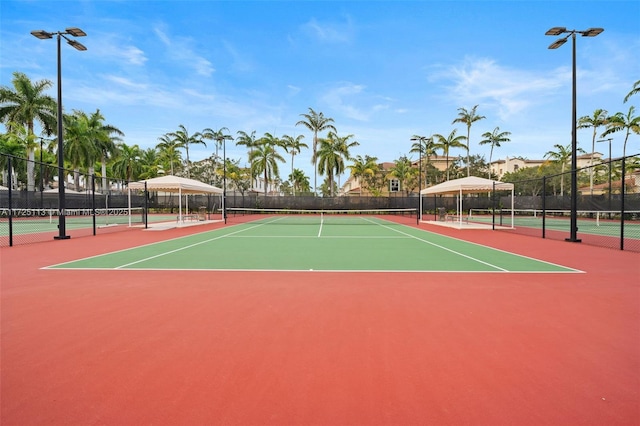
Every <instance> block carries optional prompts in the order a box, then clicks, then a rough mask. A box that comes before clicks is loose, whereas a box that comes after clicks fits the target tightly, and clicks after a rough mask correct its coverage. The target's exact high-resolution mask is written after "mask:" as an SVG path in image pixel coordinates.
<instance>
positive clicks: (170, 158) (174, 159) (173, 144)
mask: <svg viewBox="0 0 640 426" xmlns="http://www.w3.org/2000/svg"><path fill="white" fill-rule="evenodd" d="M158 140H159V141H160V143H159V144H158V145H156V148H158V150H159V153H160V161H162V162H164V163H165V165H167V164H169V170H170V171H171V173H170V174H171V175H172V176H173V175H175V170H174V168H173V164H174V163H176V164H180V162H181V161H182V156H181V155H180V151H178V148H180V145H179V143H178V141H177V140H175V139H173V138H172V137H171V136H170V135H169V134H165V135H162V136H160V137H159V138H158Z"/></svg>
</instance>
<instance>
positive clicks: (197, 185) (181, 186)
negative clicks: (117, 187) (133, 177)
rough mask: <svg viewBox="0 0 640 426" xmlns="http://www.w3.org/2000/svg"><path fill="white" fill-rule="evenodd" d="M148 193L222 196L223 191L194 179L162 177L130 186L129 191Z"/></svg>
mask: <svg viewBox="0 0 640 426" xmlns="http://www.w3.org/2000/svg"><path fill="white" fill-rule="evenodd" d="M145 182H146V184H147V191H165V192H180V193H182V194H222V189H220V188H218V187H216V186H213V185H209V184H206V183H203V182H200V181H197V180H194V179H187V178H183V177H179V176H172V175H168V176H160V177H156V178H152V179H147V180H141V181H138V182H132V183H130V184H129V189H145Z"/></svg>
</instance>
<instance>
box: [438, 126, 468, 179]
mask: <svg viewBox="0 0 640 426" xmlns="http://www.w3.org/2000/svg"><path fill="white" fill-rule="evenodd" d="M456 133H457V129H453V130H452V131H451V133H449V136H447V137H444V136H443V135H440V134H437V133H436V134H435V135H433V138H434V139H435V140H436V143H435V149H441V150H442V153H443V154H444V156H445V159H446V164H447V180H449V150H450V149H451V148H465V149H466V148H467V146H466V145H465V144H464V143H462V141H464V140H467V137H466V136H456ZM467 152H469V151H468V150H467Z"/></svg>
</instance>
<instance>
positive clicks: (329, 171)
mask: <svg viewBox="0 0 640 426" xmlns="http://www.w3.org/2000/svg"><path fill="white" fill-rule="evenodd" d="M351 136H352V135H349V136H346V137H345V138H340V137H338V136H337V135H336V134H335V133H334V132H329V133H328V135H327V137H326V138H323V139H320V141H319V142H320V145H319V147H318V150H317V152H316V157H315V158H313V161H314V164H317V167H318V168H317V171H318V173H320V175H323V176H324V175H326V176H327V182H328V189H329V196H331V197H333V195H334V176H336V175H338V174H340V173H342V172H343V171H344V169H345V166H344V160H345V159H348V156H349V149H348V147H349V144H348V143H346V142H345V141H346V139H348V138H349V137H351ZM356 143H357V142H356Z"/></svg>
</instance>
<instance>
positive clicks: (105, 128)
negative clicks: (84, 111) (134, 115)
mask: <svg viewBox="0 0 640 426" xmlns="http://www.w3.org/2000/svg"><path fill="white" fill-rule="evenodd" d="M103 120H104V116H103V115H102V114H101V113H100V110H99V109H98V110H96V112H94V113H93V114H91V115H90V116H89V128H90V129H91V133H92V135H93V143H94V145H95V148H96V151H97V152H98V154H99V156H100V163H101V172H102V188H103V190H107V159H108V158H110V157H111V156H113V155H114V154H115V153H116V144H117V143H120V142H122V139H121V138H120V136H124V133H122V131H121V130H120V129H118V128H117V127H115V126H112V125H110V124H104V123H103Z"/></svg>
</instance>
